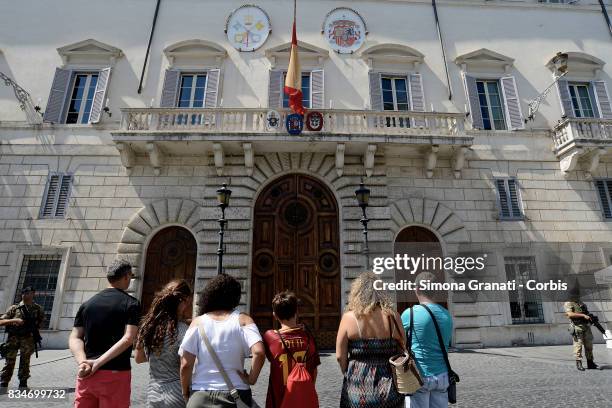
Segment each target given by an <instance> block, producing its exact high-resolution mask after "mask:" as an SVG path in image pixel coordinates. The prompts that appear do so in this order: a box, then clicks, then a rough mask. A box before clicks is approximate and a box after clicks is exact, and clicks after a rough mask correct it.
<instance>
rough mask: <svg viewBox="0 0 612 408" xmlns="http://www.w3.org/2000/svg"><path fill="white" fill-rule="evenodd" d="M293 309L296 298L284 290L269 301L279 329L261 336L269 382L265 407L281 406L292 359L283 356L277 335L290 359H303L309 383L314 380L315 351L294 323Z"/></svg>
mask: <svg viewBox="0 0 612 408" xmlns="http://www.w3.org/2000/svg"><path fill="white" fill-rule="evenodd" d="M297 306H298V298H297V296H295V293H293V292H290V291H288V290H286V291H284V292H281V293H278V294H277V295H276V296H274V299H273V300H272V311H273V313H274V317H275V318H276V319H277V320H278V322H279V323H280V325H281V327H280V330H279V331H278V332H277V331H276V330H268V331H267V332H266V333H265V334H264V335H263V340H264V344H265V347H266V357H267V358H268V361H270V381H269V382H268V395H267V397H266V408H278V407H280V406H281V403H282V401H283V396H284V395H285V386H286V384H287V377H288V375H289V373H290V372H291V369H292V368H293V365H294V360H293V359H292V358H291V357H289V356H288V355H287V350H285V348H284V347H283V343H282V341H281V338H280V336H282V337H283V340H284V341H285V344H286V345H287V348H288V349H289V350H290V351H291V353H292V354H293V357H294V359H295V360H297V361H299V362H302V361H304V360H305V361H306V367H307V369H308V372H309V373H310V375H311V376H312V378H313V381H316V379H317V366H318V365H319V364H321V361H320V360H319V352H318V350H317V346H316V344H315V339H314V337H313V336H312V334H310V333H309V332H308V331H307V330H306V328H305V327H304V326H303V325H301V324H298V323H297ZM279 332H280V335H279Z"/></svg>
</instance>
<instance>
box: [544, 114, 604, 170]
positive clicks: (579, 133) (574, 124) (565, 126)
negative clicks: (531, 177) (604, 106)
mask: <svg viewBox="0 0 612 408" xmlns="http://www.w3.org/2000/svg"><path fill="white" fill-rule="evenodd" d="M552 136H553V141H554V143H555V147H554V150H555V154H556V155H557V157H558V158H559V160H560V166H561V170H562V171H564V172H566V173H568V172H570V171H573V170H578V169H581V170H584V171H586V172H587V173H589V174H590V173H592V172H594V171H595V170H596V169H597V167H598V166H599V161H600V159H601V158H602V156H603V155H605V154H607V153H608V152H610V151H612V120H610V119H598V118H565V119H563V120H562V121H561V122H559V123H558V124H557V125H556V126H555V127H554V128H553V131H552ZM579 164H580V166H579Z"/></svg>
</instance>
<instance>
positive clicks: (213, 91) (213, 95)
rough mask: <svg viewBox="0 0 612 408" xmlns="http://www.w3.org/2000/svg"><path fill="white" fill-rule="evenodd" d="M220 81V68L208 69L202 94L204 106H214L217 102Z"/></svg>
mask: <svg viewBox="0 0 612 408" xmlns="http://www.w3.org/2000/svg"><path fill="white" fill-rule="evenodd" d="M220 83H221V70H220V69H218V68H217V69H210V70H208V72H207V73H206V93H205V94H204V107H205V108H216V107H217V104H218V103H219V102H218V101H219V84H220Z"/></svg>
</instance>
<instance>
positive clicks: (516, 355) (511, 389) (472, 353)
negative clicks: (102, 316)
mask: <svg viewBox="0 0 612 408" xmlns="http://www.w3.org/2000/svg"><path fill="white" fill-rule="evenodd" d="M40 354H41V355H40V358H39V359H38V360H36V359H34V358H33V360H32V361H33V362H34V364H35V365H34V366H33V367H32V378H30V381H29V384H30V386H31V387H34V388H38V387H64V388H69V389H70V390H69V394H68V398H67V400H64V401H48V400H47V401H44V402H43V401H35V402H18V401H15V400H10V401H9V400H8V396H7V395H3V396H1V397H0V406H1V407H2V408H13V407H33V408H36V407H45V408H56V407H70V406H71V405H72V401H73V400H74V375H75V364H74V361H73V360H72V357H69V352H68V351H67V350H45V351H42V352H41V353H40ZM595 358H596V361H598V362H599V363H600V364H602V365H604V368H605V369H604V370H601V371H595V370H589V371H585V372H582V373H581V372H578V371H577V370H576V369H575V368H574V362H573V361H572V358H571V346H554V347H528V348H507V349H481V350H466V351H461V352H456V353H451V354H450V359H451V364H452V365H453V368H454V369H455V371H457V372H458V373H459V374H460V375H461V382H460V383H459V384H458V394H459V395H458V398H459V404H457V405H456V407H460V408H468V407H469V408H478V407H483V408H484V407H486V408H491V407H503V408H506V407H508V408H514V407H517V408H518V407H541V408H547V407H551V408H552V407H554V408H559V407H572V408H573V407H579V408H587V407H597V408H610V407H612V386H611V384H612V350H606V349H605V348H604V346H603V345H596V350H595ZM321 362H322V365H321V367H320V369H319V373H320V374H319V378H318V380H317V390H318V392H319V398H320V402H321V407H323V408H326V407H337V406H338V403H339V396H340V389H341V387H342V376H341V375H340V370H339V369H338V366H337V364H336V361H335V358H334V355H333V354H329V353H328V354H324V355H322V358H321ZM147 369H148V367H147V365H146V364H143V365H136V364H134V365H133V371H132V402H133V405H132V406H134V407H142V406H144V403H145V389H146V384H147V380H148V373H147ZM267 378H268V365H267V364H266V365H265V366H264V370H263V371H262V374H261V377H260V381H259V383H258V384H257V385H256V386H255V387H254V388H253V394H254V396H255V399H256V401H257V402H258V403H259V404H260V405H262V406H263V405H264V404H265V393H266V387H267ZM16 381H17V380H16V379H15V378H14V379H13V385H16Z"/></svg>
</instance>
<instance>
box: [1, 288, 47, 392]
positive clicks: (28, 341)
mask: <svg viewBox="0 0 612 408" xmlns="http://www.w3.org/2000/svg"><path fill="white" fill-rule="evenodd" d="M34 295H35V291H34V289H33V288H32V287H30V286H27V287H25V288H23V290H22V291H21V302H19V303H18V304H16V305H13V306H11V307H10V308H9V309H8V311H7V312H6V313H5V314H3V315H2V316H0V321H4V323H5V325H6V331H7V333H8V337H7V339H6V345H7V346H8V347H7V354H6V356H5V358H6V362H5V364H4V368H3V369H2V372H1V373H0V387H3V388H6V387H8V384H9V382H10V381H11V377H12V376H13V371H14V369H15V362H16V360H17V352H18V351H20V352H21V358H20V359H19V372H18V374H17V377H18V378H19V387H20V388H27V386H28V382H27V381H28V378H29V377H30V356H31V355H32V353H34V349H35V344H34V336H33V334H32V332H31V330H30V328H29V327H28V325H27V324H26V323H27V317H26V316H25V315H26V314H27V315H29V318H30V319H31V320H33V321H34V324H35V325H36V327H38V328H39V329H40V328H41V327H42V324H43V321H44V320H45V312H44V310H43V308H42V307H41V306H40V305H38V304H36V303H34ZM19 320H21V323H20V322H19ZM7 321H10V322H11V323H7Z"/></svg>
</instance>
